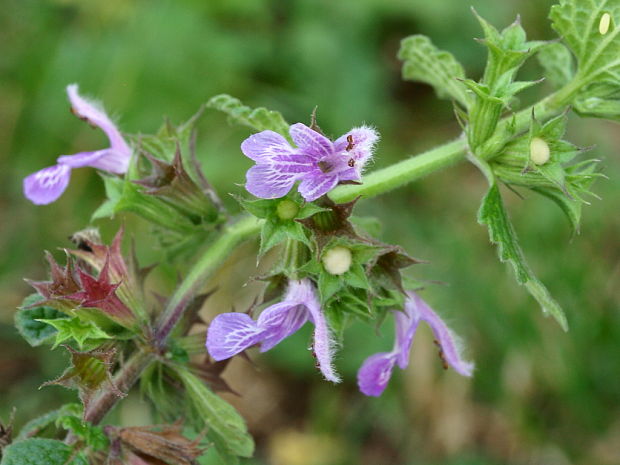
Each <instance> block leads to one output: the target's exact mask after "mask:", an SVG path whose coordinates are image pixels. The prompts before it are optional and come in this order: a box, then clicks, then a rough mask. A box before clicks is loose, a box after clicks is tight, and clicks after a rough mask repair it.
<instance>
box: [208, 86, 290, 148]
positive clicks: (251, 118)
mask: <svg viewBox="0 0 620 465" xmlns="http://www.w3.org/2000/svg"><path fill="white" fill-rule="evenodd" d="M207 107H208V108H214V109H216V110H220V111H222V112H224V113H226V114H227V115H228V116H229V117H230V120H231V121H232V122H233V123H236V124H241V125H243V126H248V127H250V128H252V129H254V130H255V131H257V132H260V131H265V130H271V131H275V132H278V133H280V134H282V135H283V136H284V137H286V138H287V139H289V141H290V136H289V133H288V130H289V126H290V125H289V124H288V123H287V122H286V120H285V119H284V117H283V116H282V114H281V113H280V112H278V111H272V110H267V109H266V108H264V107H259V108H254V109H252V108H250V107H248V106H246V105H244V104H243V103H241V101H240V100H239V99H236V98H235V97H231V96H230V95H227V94H221V95H216V96H215V97H213V98H211V99H210V100H209V101H208V102H207Z"/></svg>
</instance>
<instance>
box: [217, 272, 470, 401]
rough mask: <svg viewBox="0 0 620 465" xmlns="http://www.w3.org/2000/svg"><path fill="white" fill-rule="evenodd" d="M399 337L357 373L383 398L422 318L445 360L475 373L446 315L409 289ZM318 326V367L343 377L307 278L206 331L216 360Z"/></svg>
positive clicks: (333, 377) (366, 389)
mask: <svg viewBox="0 0 620 465" xmlns="http://www.w3.org/2000/svg"><path fill="white" fill-rule="evenodd" d="M394 313H395V316H394V322H395V326H396V340H395V342H394V348H393V349H392V351H390V352H382V353H378V354H375V355H372V356H370V357H368V358H367V359H366V360H365V361H364V363H363V364H362V367H361V368H360V370H359V372H358V385H359V388H360V391H361V392H362V393H364V394H366V395H368V396H379V395H381V393H382V392H383V391H384V389H385V388H386V386H387V383H388V382H389V380H390V377H391V376H392V370H393V368H394V365H398V366H399V367H400V368H401V369H404V368H406V367H407V365H408V364H409V352H410V351H411V346H412V344H413V337H414V335H415V331H416V329H417V328H418V326H419V324H420V322H421V321H425V322H427V323H428V324H429V326H430V327H431V329H432V331H433V333H434V334H435V337H436V340H437V343H438V345H439V347H440V355H441V357H442V360H443V361H444V363H446V364H449V365H450V366H452V368H454V370H455V371H456V372H457V373H459V374H461V375H463V376H471V374H472V371H473V368H474V366H473V364H472V363H470V362H466V361H464V360H463V358H462V356H461V354H460V350H459V344H458V339H457V337H456V336H455V335H454V334H453V333H452V331H450V329H449V328H448V327H447V326H446V324H445V323H444V322H443V321H442V319H441V318H440V317H439V316H438V315H437V314H436V313H435V312H434V311H433V310H432V309H431V308H430V307H429V306H428V304H426V302H424V301H423V300H422V299H421V298H420V297H419V296H418V295H417V294H415V293H413V292H408V293H407V300H406V302H405V308H404V311H397V312H394ZM308 320H310V321H312V322H313V323H314V325H315V331H314V344H313V350H314V353H315V355H316V359H317V362H318V367H319V369H320V370H321V372H322V373H323V376H325V378H326V379H327V380H329V381H333V382H338V381H339V377H338V375H337V374H336V373H335V371H334V369H333V366H332V358H333V349H332V348H333V342H332V339H331V337H330V330H329V328H328V326H327V323H326V321H325V316H324V315H323V312H322V310H321V308H320V305H319V302H318V300H317V297H316V293H315V290H314V286H313V284H312V283H311V281H309V280H308V279H302V280H300V281H290V283H289V288H288V291H287V292H286V294H285V296H284V300H283V301H282V302H280V303H277V304H274V305H271V306H269V307H267V308H266V309H265V310H263V312H262V313H261V314H260V316H259V317H258V319H257V320H256V321H254V320H253V319H252V318H251V317H250V316H249V315H247V314H245V313H223V314H220V315H218V316H217V317H215V319H214V320H213V321H212V322H211V325H210V326H209V330H208V332H207V343H206V346H207V351H208V352H209V354H210V355H211V357H213V359H215V360H216V361H220V360H226V359H228V358H230V357H232V356H234V355H236V354H239V353H241V352H243V351H244V350H246V349H248V348H250V347H251V346H253V345H255V344H261V347H260V351H261V352H265V351H267V350H269V349H271V348H273V347H274V346H275V345H277V344H278V343H279V342H280V341H282V340H283V339H285V338H286V337H288V336H290V335H291V334H293V333H294V332H295V331H297V330H298V329H299V328H301V327H302V326H303V325H304V323H305V322H306V321H308Z"/></svg>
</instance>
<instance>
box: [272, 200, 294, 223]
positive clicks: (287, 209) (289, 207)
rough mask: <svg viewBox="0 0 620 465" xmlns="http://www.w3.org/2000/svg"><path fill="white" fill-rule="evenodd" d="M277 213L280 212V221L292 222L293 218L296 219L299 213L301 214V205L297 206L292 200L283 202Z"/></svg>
mask: <svg viewBox="0 0 620 465" xmlns="http://www.w3.org/2000/svg"><path fill="white" fill-rule="evenodd" d="M276 211H277V212H278V216H279V217H280V219H282V220H292V219H293V218H295V216H297V213H298V212H299V205H297V204H296V203H295V202H293V201H292V200H288V199H286V200H282V201H281V202H280V203H278V206H277V207H276Z"/></svg>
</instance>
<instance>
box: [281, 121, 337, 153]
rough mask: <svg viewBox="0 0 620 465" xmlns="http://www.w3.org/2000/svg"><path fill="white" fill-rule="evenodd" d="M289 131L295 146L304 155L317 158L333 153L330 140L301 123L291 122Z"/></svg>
mask: <svg viewBox="0 0 620 465" xmlns="http://www.w3.org/2000/svg"><path fill="white" fill-rule="evenodd" d="M289 132H290V134H291V137H292V139H293V141H294V142H295V144H296V145H297V147H299V148H300V149H301V150H302V152H303V153H304V154H305V155H309V156H311V157H313V158H314V159H315V160H319V159H321V158H323V157H326V156H329V155H331V154H332V153H334V146H333V144H332V141H330V140H329V139H328V138H327V137H325V136H323V135H321V134H319V133H318V132H316V131H314V130H312V129H310V128H309V127H308V126H306V125H305V124H303V123H296V124H293V125H292V126H291V128H290V129H289Z"/></svg>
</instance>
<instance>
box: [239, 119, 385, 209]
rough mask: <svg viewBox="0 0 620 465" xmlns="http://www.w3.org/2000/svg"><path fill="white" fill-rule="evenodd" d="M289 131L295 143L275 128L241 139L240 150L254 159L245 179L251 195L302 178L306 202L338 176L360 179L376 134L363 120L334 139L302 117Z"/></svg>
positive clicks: (265, 194)
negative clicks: (302, 119) (364, 124)
mask: <svg viewBox="0 0 620 465" xmlns="http://www.w3.org/2000/svg"><path fill="white" fill-rule="evenodd" d="M289 132H290V135H291V139H293V141H294V142H295V144H296V145H297V147H292V146H291V145H290V144H289V143H288V141H287V140H286V139H285V138H284V137H283V136H281V135H280V134H278V133H277V132H274V131H262V132H259V133H257V134H254V135H253V136H250V137H248V138H247V139H246V140H245V141H244V142H243V143H242V144H241V151H242V152H243V153H244V154H245V156H247V157H248V158H251V159H252V160H254V161H255V162H256V165H254V166H253V167H252V168H250V169H249V170H248V172H247V174H246V179H247V182H246V184H245V187H246V189H247V190H248V191H249V192H250V193H251V194H253V195H255V196H256V197H260V198H263V199H276V198H279V197H283V196H284V195H286V194H287V193H288V192H289V191H290V190H291V189H292V188H293V186H294V185H295V183H296V182H297V181H301V182H300V183H299V186H298V190H299V193H300V194H301V195H302V197H303V198H304V199H306V200H307V201H309V202H311V201H313V200H316V199H318V198H319V197H321V196H323V195H325V194H326V193H328V192H329V191H330V190H332V189H333V188H334V187H336V185H338V184H339V183H341V182H346V181H353V182H356V181H360V180H361V175H362V170H363V168H364V165H366V163H367V162H368V161H369V160H370V159H371V158H372V151H373V148H374V145H375V143H376V142H377V140H378V139H379V136H378V134H377V133H376V131H375V130H374V129H371V128H369V127H365V126H362V127H359V128H354V129H351V130H350V131H349V132H348V133H347V134H345V135H343V136H341V137H339V138H338V139H336V141H334V142H332V141H331V140H329V139H328V138H327V137H325V136H324V135H322V134H320V133H319V132H317V131H315V130H313V129H311V128H309V127H308V126H306V125H305V124H302V123H297V124H293V125H292V126H291V127H290V130H289Z"/></svg>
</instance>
